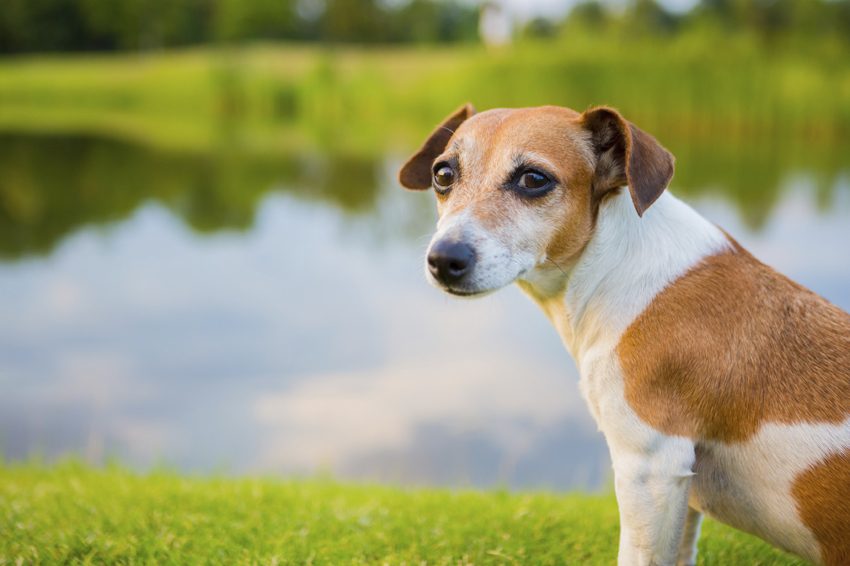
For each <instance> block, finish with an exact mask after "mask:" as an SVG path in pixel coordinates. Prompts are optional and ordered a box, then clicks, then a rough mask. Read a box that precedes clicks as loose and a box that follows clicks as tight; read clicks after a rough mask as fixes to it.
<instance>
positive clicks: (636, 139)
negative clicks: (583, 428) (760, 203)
mask: <svg viewBox="0 0 850 566" xmlns="http://www.w3.org/2000/svg"><path fill="white" fill-rule="evenodd" d="M449 126H450V128H449V129H447V127H449ZM449 131H451V133H449ZM519 158H522V159H523V160H524V161H527V162H529V163H530V164H532V165H535V166H538V167H540V168H541V169H543V170H544V171H546V172H547V173H548V174H550V175H553V176H554V177H555V179H556V181H557V183H558V185H559V188H558V190H553V191H551V192H549V193H546V194H545V195H542V196H540V197H535V198H525V197H523V196H521V195H518V194H516V192H515V191H510V190H502V185H503V184H504V183H505V181H506V179H505V176H506V175H507V174H509V173H510V172H511V171H513V170H514V169H515V165H513V164H514V163H515V162H516V161H517V160H518V159H519ZM443 160H445V161H448V162H451V163H453V164H454V165H456V167H457V171H456V174H457V179H456V181H455V183H454V185H453V187H452V189H451V191H450V192H448V194H446V195H438V198H437V206H438V209H439V211H440V215H441V217H445V216H447V215H451V214H452V213H455V212H460V211H464V212H465V213H469V214H472V215H473V216H474V217H475V219H476V220H477V222H478V223H480V225H481V226H482V227H483V228H485V229H487V230H488V231H489V232H491V233H494V234H499V233H500V232H506V233H505V234H504V235H503V237H504V238H506V239H508V240H510V239H511V238H512V235H513V234H511V233H509V231H505V230H501V227H502V226H503V225H504V224H505V222H504V219H505V218H524V219H529V218H530V219H532V221H533V222H534V223H535V225H537V226H539V235H538V240H539V252H540V256H541V257H542V258H544V259H545V260H546V261H549V262H551V263H553V264H554V265H555V266H556V267H558V268H561V269H562V270H563V269H568V268H569V267H571V264H572V262H573V261H574V260H575V259H576V258H578V257H579V256H580V255H581V252H582V250H583V249H584V248H585V246H586V245H587V243H588V242H589V241H590V239H591V237H592V235H593V230H594V226H595V222H596V216H597V213H598V210H599V204H600V202H601V201H602V200H603V199H604V198H607V196H609V195H611V194H614V193H616V191H619V190H623V189H622V187H623V186H624V185H628V190H629V191H630V194H631V198H632V202H633V203H634V206H635V209H636V210H637V212H638V214H643V212H644V211H645V210H646V209H647V208H648V207H649V206H650V205H651V204H652V203H653V202H654V201H655V200H656V199H657V198H658V197H659V195H660V194H661V193H662V192H663V190H664V188H665V187H666V186H667V184H668V183H669V181H670V179H671V177H672V174H673V158H672V156H671V155H670V154H669V152H667V151H666V150H665V149H664V148H663V147H661V146H660V144H658V142H657V141H656V140H655V139H654V138H652V136H650V135H649V134H646V133H645V132H643V131H641V130H640V129H638V128H637V127H635V126H634V125H633V124H631V123H629V122H627V121H626V120H624V119H623V118H622V117H621V116H620V115H619V114H618V113H617V112H616V111H615V110H612V109H610V108H604V107H602V108H593V109H590V110H588V111H587V112H585V113H584V114H578V113H576V112H574V111H572V110H569V109H565V108H559V107H540V108H527V109H510V110H508V109H498V110H490V111H487V112H483V113H481V114H475V115H473V111H472V109H471V106H469V105H467V106H464V107H462V108H460V109H458V110H457V111H456V112H455V113H453V114H452V115H450V116H449V117H448V118H447V119H446V120H445V121H444V123H443V125H441V126H440V127H438V128H437V129H436V130H435V131H434V132H433V133H432V135H431V137H430V138H429V139H428V140H427V141H426V143H425V144H424V145H423V147H422V149H420V151H419V152H418V153H417V154H415V155H414V156H413V157H411V159H410V160H409V161H408V162H407V163H406V164H405V165H404V167H403V168H402V171H401V176H400V177H401V181H402V184H403V185H405V186H407V187H408V188H416V189H423V188H426V186H425V185H426V182H428V183H430V175H431V168H432V166H433V164H434V163H435V162H440V161H443ZM529 210H531V211H533V213H531V214H530V213H529ZM730 240H731V239H730ZM732 244H733V249H731V250H730V251H728V252H723V253H720V254H718V255H715V256H712V257H709V258H707V259H705V260H703V261H702V262H701V263H700V264H699V265H697V266H696V267H694V268H692V269H691V270H690V271H689V272H688V273H686V274H685V275H684V276H682V277H680V278H679V279H677V280H676V281H675V282H674V283H672V284H671V285H669V286H668V287H667V288H666V289H664V290H663V291H662V292H661V293H659V294H658V295H657V296H656V297H655V298H654V299H653V301H652V303H651V304H650V305H649V307H648V308H647V309H646V310H645V311H644V312H643V313H641V314H640V315H639V316H638V318H637V319H636V320H635V321H634V322H633V323H632V324H631V325H630V326H629V328H628V329H627V330H626V331H625V333H624V335H623V336H622V338H621V341H620V343H619V345H618V348H617V354H618V356H619V359H620V364H621V366H622V369H623V373H624V386H625V397H626V401H627V402H628V404H629V406H630V407H631V408H632V409H633V410H634V411H635V413H636V414H637V415H638V416H639V417H640V418H641V419H642V420H643V421H644V422H645V423H647V424H648V425H650V426H651V427H653V428H655V429H657V430H658V431H660V432H662V433H664V434H667V435H672V436H684V437H687V438H690V439H692V440H693V441H694V442H696V443H697V444H699V442H700V441H709V440H710V441H717V442H724V443H734V442H742V441H745V440H747V439H749V438H751V437H752V436H753V435H755V434H756V433H757V431H758V430H759V428H760V427H761V426H762V425H763V424H765V423H780V424H794V423H815V424H816V423H828V424H839V423H841V422H843V421H844V420H845V419H846V418H847V417H848V416H850V369H848V368H850V315H848V314H846V313H844V312H843V311H841V310H840V309H838V308H836V307H835V306H833V305H831V304H830V303H828V302H827V301H826V300H824V299H822V298H820V297H819V296H817V295H815V294H814V293H812V292H810V291H808V290H807V289H805V288H803V287H801V286H799V285H797V284H796V283H794V282H792V281H790V280H789V279H787V278H785V277H784V276H782V275H780V274H778V273H776V272H775V271H773V270H772V269H771V268H769V267H767V266H765V265H763V264H762V263H760V262H759V261H757V260H756V259H755V258H753V257H752V256H751V255H750V254H748V253H747V252H746V251H745V250H744V249H743V248H741V247H740V246H738V245H737V243H735V242H734V241H733V242H732ZM518 282H519V284H520V286H521V287H522V288H523V289H525V290H526V291H527V292H529V293H530V294H531V295H532V297H533V298H534V299H535V300H536V301H537V302H539V303H540V304H541V306H542V307H543V309H544V311H545V312H546V314H547V316H549V318H550V319H552V321H553V322H554V323H555V324H556V326H558V327H559V330H561V331H562V334H568V333H569V329H568V328H566V327H565V326H564V325H565V324H567V322H566V320H567V316H566V314H565V311H564V308H565V307H564V304H563V301H559V300H558V299H557V297H558V296H559V293H561V292H562V291H563V289H562V288H561V289H548V290H547V295H546V296H541V295H540V292H538V291H539V290H540V287H536V286H534V285H532V284H530V283H528V282H525V281H522V280H520V281H518ZM567 326H568V325H567ZM793 496H794V498H795V500H796V501H797V504H798V508H799V512H800V516H801V518H802V520H803V521H804V523H805V524H806V525H807V526H808V527H809V528H810V529H811V531H812V533H813V534H814V535H815V537H816V538H817V540H818V542H819V543H820V545H821V548H822V552H823V558H824V560H825V561H826V563H827V564H846V563H848V562H850V542H848V541H850V506H848V505H847V504H846V501H847V500H848V498H850V454H847V453H844V454H840V455H837V456H834V457H831V458H829V459H827V460H826V461H824V462H822V463H820V464H818V465H816V466H814V467H813V468H812V469H810V470H808V471H806V472H805V473H803V474H801V475H800V476H799V477H798V478H797V479H796V481H795V483H794V490H793Z"/></svg>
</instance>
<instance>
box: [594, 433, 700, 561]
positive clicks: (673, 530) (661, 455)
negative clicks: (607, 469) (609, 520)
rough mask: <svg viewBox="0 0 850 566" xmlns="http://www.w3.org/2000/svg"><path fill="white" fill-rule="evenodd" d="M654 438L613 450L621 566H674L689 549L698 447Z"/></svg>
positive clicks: (681, 440) (675, 439)
mask: <svg viewBox="0 0 850 566" xmlns="http://www.w3.org/2000/svg"><path fill="white" fill-rule="evenodd" d="M653 436H654V438H644V439H642V440H644V441H643V442H640V443H639V444H638V445H636V444H633V443H631V442H627V443H617V442H614V443H613V444H612V445H611V456H612V460H613V463H614V480H615V491H616V494H617V503H618V504H619V507H620V554H619V564H620V566H649V565H656V566H667V565H674V564H676V563H677V560H678V558H679V551H680V546H681V545H682V543H683V535H684V531H685V523H686V519H687V516H688V491H689V489H690V483H691V476H692V475H693V472H692V471H691V470H692V467H693V463H694V446H693V443H691V442H690V441H689V440H687V439H684V438H680V437H667V436H663V435H660V434H657V435H653ZM609 442H610V441H609Z"/></svg>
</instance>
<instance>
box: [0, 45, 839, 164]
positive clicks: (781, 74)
mask: <svg viewBox="0 0 850 566" xmlns="http://www.w3.org/2000/svg"><path fill="white" fill-rule="evenodd" d="M720 39H723V41H720ZM809 50H813V52H811V53H808V52H801V51H800V50H798V49H795V48H792V47H786V48H784V49H778V48H777V47H776V46H773V47H766V46H764V45H761V44H759V43H754V42H749V41H744V40H736V41H730V40H726V39H725V38H713V37H704V36H701V35H699V36H686V37H682V38H678V39H675V40H673V39H671V40H668V41H658V40H651V39H643V40H640V41H628V40H624V39H617V40H614V39H613V38H605V37H603V38H598V37H594V36H587V37H584V36H580V35H575V34H571V35H569V36H568V37H565V38H561V39H553V40H549V41H545V42H534V43H521V44H519V45H517V46H515V47H513V48H510V49H503V50H488V49H485V48H483V47H481V46H454V47H385V48H380V49H376V48H372V49H369V48H363V47H353V46H336V47H319V46H303V45H292V44H252V45H246V46H232V47H229V48H225V47H198V48H191V49H183V50H173V51H157V52H152V53H146V54H138V53H130V54H127V53H124V54H114V55H93V54H82V55H70V56H26V57H18V58H5V59H0V129H2V130H25V131H45V132H93V133H99V134H109V135H111V136H117V137H120V138H123V139H133V140H137V141H141V142H143V143H145V144H147V145H151V146H155V147H157V148H161V149H168V150H180V151H187V152H198V151H202V152H206V151H210V150H212V149H216V148H220V147H222V146H224V147H226V148H231V149H232V148H233V147H234V146H235V147H239V148H240V149H241V150H243V151H248V152H260V153H268V154H280V153H285V152H287V151H291V150H292V149H293V148H305V147H306V148H311V149H319V150H321V151H323V152H345V153H359V154H361V155H364V154H365V155H375V154H377V153H380V152H383V151H386V150H392V149H394V148H398V147H399V146H401V147H405V148H408V149H409V148H412V147H413V146H415V145H416V144H417V143H418V142H419V141H420V140H421V136H422V135H423V132H426V131H429V130H430V129H431V128H432V127H433V125H434V124H435V123H436V122H437V120H439V119H440V118H442V117H443V116H445V115H446V114H447V113H448V112H449V111H450V110H451V109H453V108H455V107H457V106H458V105H460V104H461V103H463V102H465V101H467V100H469V101H472V102H473V103H475V104H476V105H477V106H478V107H479V108H482V109H484V108H491V107H497V106H528V105H536V104H560V105H565V106H569V107H572V108H576V109H584V108H586V107H587V106H589V105H592V104H610V105H614V106H617V107H618V108H620V110H622V111H623V112H624V113H625V115H627V116H629V117H630V118H631V119H632V120H634V121H635V122H637V123H639V124H640V125H641V126H643V127H644V128H645V129H647V130H648V131H651V132H653V133H655V134H656V135H660V136H661V137H662V139H665V140H667V141H668V142H670V141H674V140H682V142H681V143H680V144H679V145H680V146H684V145H685V141H687V143H688V144H690V143H693V142H697V141H699V140H705V139H717V138H718V137H719V138H720V139H722V140H724V143H726V144H732V145H733V146H734V145H735V144H737V145H739V146H740V145H742V144H753V143H755V142H754V140H755V139H758V140H759V143H765V142H769V141H770V140H773V139H774V138H777V137H782V138H784V139H787V138H799V139H805V140H806V143H807V144H817V145H821V146H828V145H830V144H834V143H837V142H839V141H841V140H843V139H845V138H846V134H847V132H848V131H850V63H848V59H847V57H846V51H845V50H844V48H843V46H832V45H831V44H822V43H818V42H816V43H815V44H813V45H812V46H809Z"/></svg>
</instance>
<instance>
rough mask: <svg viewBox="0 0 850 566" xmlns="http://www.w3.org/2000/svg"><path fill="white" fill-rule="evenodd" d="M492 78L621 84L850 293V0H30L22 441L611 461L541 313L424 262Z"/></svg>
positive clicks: (7, 365) (692, 183)
mask: <svg viewBox="0 0 850 566" xmlns="http://www.w3.org/2000/svg"><path fill="white" fill-rule="evenodd" d="M466 101H471V102H473V103H474V104H475V105H476V107H478V108H479V109H487V108H491V107H497V106H528V105H538V104H559V105H565V106H569V107H571V108H574V109H578V110H582V109H584V108H586V107H587V106H588V105H591V104H609V105H613V106H616V107H617V108H619V109H620V110H621V111H622V112H623V113H624V114H625V115H626V116H627V117H629V118H630V119H631V120H632V121H634V122H636V123H637V124H639V125H640V126H641V127H643V128H644V129H646V130H648V131H650V132H652V133H653V134H655V135H656V137H658V138H659V140H661V142H662V143H663V144H664V145H666V146H667V147H668V148H670V149H671V150H672V151H673V153H674V154H675V155H676V156H677V172H676V176H675V178H674V180H673V184H672V189H673V191H674V192H676V193H677V194H678V195H679V196H681V197H684V198H685V199H686V200H687V201H689V202H690V203H692V204H693V205H694V206H695V207H696V208H697V209H699V210H700V211H701V212H702V213H703V214H704V215H705V216H707V217H708V218H710V219H711V220H713V221H715V222H717V223H719V224H720V225H722V226H723V227H724V228H725V229H727V230H728V231H729V232H731V233H732V234H733V235H734V236H735V237H736V238H738V239H739V240H740V241H741V242H742V243H743V244H744V245H745V246H747V247H749V248H750V249H751V251H753V252H754V253H755V254H756V255H757V256H759V257H760V258H761V259H763V260H764V261H766V262H767V263H769V264H771V265H773V266H774V267H776V268H778V269H779V270H781V271H783V272H784V273H786V274H788V275H790V276H792V277H793V278H795V279H796V280H798V281H800V282H801V283H803V284H805V285H807V286H808V287H810V288H812V289H814V290H815V291H817V292H818V293H820V294H822V295H824V296H825V297H827V298H828V299H829V300H831V301H832V302H834V303H836V304H837V305H839V306H840V307H842V308H844V309H850V0H667V1H664V2H656V1H654V0H620V1H611V2H594V1H591V2H580V3H576V2H571V1H557V0H536V1H534V0H502V1H501V2H498V1H488V2H486V3H480V2H473V1H441V0H252V1H248V0H120V1H116V0H3V2H2V4H0V452H2V456H3V457H4V458H5V459H6V460H20V459H28V458H36V459H44V460H46V461H53V460H55V459H56V458H60V457H64V456H69V455H70V456H75V457H78V458H83V459H85V460H87V461H90V462H93V463H102V462H106V461H110V460H116V461H118V462H121V463H122V464H125V465H128V466H131V467H133V468H136V469H149V468H151V467H155V466H167V467H172V468H176V469H179V470H181V471H185V472H187V473H196V472H197V473H210V472H214V473H227V474H247V473H251V474H275V475H288V476H289V475H310V474H316V473H319V474H330V475H332V476H334V477H338V478H342V479H353V480H365V481H379V482H388V483H393V484H403V485H447V486H475V487H486V486H494V485H497V486H506V487H508V488H517V489H519V488H524V489H559V490H572V489H584V490H596V489H604V488H605V487H606V486H608V485H610V484H609V482H610V475H609V470H610V464H609V461H608V456H607V450H606V448H605V444H604V441H603V439H602V438H601V436H600V435H599V433H598V432H597V431H596V428H595V426H594V424H593V422H592V420H591V418H590V416H589V414H588V412H587V410H586V409H585V407H584V403H583V401H582V400H581V398H580V397H579V394H578V388H577V380H578V376H577V373H576V370H575V367H574V365H573V362H572V360H571V359H570V357H569V355H568V354H567V353H566V351H565V350H564V348H563V347H562V346H561V344H560V341H559V338H558V336H557V335H556V333H555V331H554V330H553V329H552V328H551V327H550V325H549V323H548V322H547V321H546V320H545V318H544V317H543V316H542V315H541V313H539V312H537V309H536V307H535V306H534V305H533V304H532V303H531V302H530V301H528V300H527V299H526V298H525V297H523V296H522V294H521V293H520V292H519V291H518V290H517V289H514V288H511V289H507V290H505V291H503V292H501V293H498V294H496V295H494V296H491V297H488V298H486V299H482V300H478V301H457V300H453V299H450V298H447V297H446V296H444V295H442V294H441V293H439V292H438V291H436V290H435V289H432V288H430V287H429V286H428V285H427V284H426V282H425V279H424V277H423V265H422V264H423V261H422V258H423V255H424V250H425V246H426V243H427V241H428V238H429V236H430V232H431V229H432V226H433V224H434V220H435V213H434V210H433V202H432V201H433V196H432V195H430V194H419V193H416V194H414V193H410V192H406V191H403V190H402V189H401V188H400V187H399V186H398V185H397V184H396V181H395V171H396V169H397V167H398V166H399V164H400V163H401V162H402V161H403V160H404V158H405V157H406V156H407V154H408V153H409V152H411V151H412V150H414V149H415V148H416V146H417V145H418V144H419V143H420V142H421V141H422V140H423V139H424V137H425V135H426V134H427V133H428V132H429V131H430V130H431V128H432V127H433V126H434V125H435V124H436V123H437V122H438V121H439V120H440V119H441V118H442V117H443V116H445V115H446V114H448V113H449V112H450V111H451V110H452V109H454V108H455V107H457V106H459V105H460V104H461V103H463V102H466Z"/></svg>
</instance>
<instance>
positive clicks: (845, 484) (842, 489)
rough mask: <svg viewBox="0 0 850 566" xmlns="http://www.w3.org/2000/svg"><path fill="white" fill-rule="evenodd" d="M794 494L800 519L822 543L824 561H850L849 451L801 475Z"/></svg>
mask: <svg viewBox="0 0 850 566" xmlns="http://www.w3.org/2000/svg"><path fill="white" fill-rule="evenodd" d="M791 493H792V495H793V496H794V499H795V500H796V501H797V510H798V512H799V513H800V518H801V519H802V520H803V522H804V523H805V524H806V526H807V527H809V529H811V531H812V533H814V535H815V538H816V539H817V541H818V543H819V544H820V547H821V559H822V560H823V562H824V564H828V565H830V566H838V565H846V564H850V506H848V504H847V503H848V502H850V451H844V452H842V453H840V454H836V455H834V456H831V457H829V458H827V459H826V460H824V461H823V462H821V463H819V464H817V465H816V466H813V467H812V468H810V469H809V470H807V471H806V472H804V473H802V474H800V476H799V477H797V479H796V480H795V481H794V485H793V488H792V490H791Z"/></svg>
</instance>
